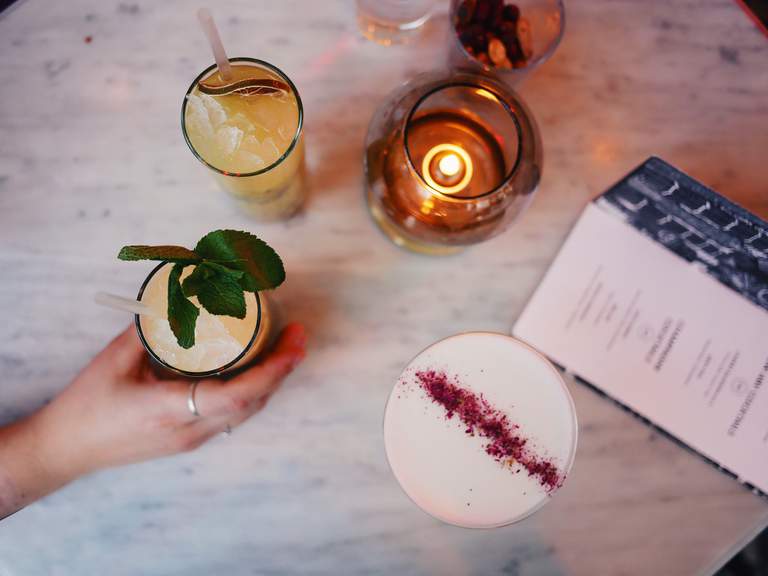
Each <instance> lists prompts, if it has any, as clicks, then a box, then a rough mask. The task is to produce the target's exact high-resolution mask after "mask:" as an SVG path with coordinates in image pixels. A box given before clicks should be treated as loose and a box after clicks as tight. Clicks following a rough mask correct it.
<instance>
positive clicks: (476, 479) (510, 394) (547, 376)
mask: <svg viewBox="0 0 768 576" xmlns="http://www.w3.org/2000/svg"><path fill="white" fill-rule="evenodd" d="M430 370H433V371H436V372H437V373H443V372H444V373H445V374H446V375H447V376H448V377H449V378H450V381H451V382H452V383H454V384H455V385H457V386H459V387H461V388H463V389H466V390H471V391H472V392H473V393H475V395H478V396H479V395H480V394H482V397H483V398H484V399H485V400H486V401H487V402H488V404H489V405H490V406H492V407H493V408H494V409H496V410H498V411H499V412H500V413H503V414H504V415H506V416H507V418H508V420H509V422H510V423H511V424H515V425H518V426H519V428H516V429H515V433H516V434H519V436H521V437H524V438H526V439H527V443H526V451H528V452H529V453H530V454H532V455H533V456H534V457H535V458H538V459H540V460H546V461H548V462H551V463H552V464H554V465H555V466H556V467H557V470H558V472H559V473H560V475H561V478H562V479H564V478H565V476H566V475H567V473H568V471H569V470H570V467H571V464H572V462H573V456H574V453H575V451H576V437H577V424H576V413H575V410H574V406H573V400H572V399H571V396H570V394H569V393H568V390H567V388H566V387H565V384H564V383H563V381H562V378H561V377H560V374H559V372H558V371H557V369H556V368H555V367H554V366H552V364H550V363H549V362H548V361H547V360H546V359H545V358H544V357H543V356H542V355H541V354H539V353H538V352H536V351H535V350H534V349H533V348H531V347H529V346H528V345H526V344H524V343H522V342H520V341H518V340H516V339H514V338H511V337H509V336H505V335H503V334H493V333H488V332H472V333H467V334H459V335H457V336H452V337H450V338H447V339H445V340H442V341H440V342H437V343H436V344H433V345H432V346H430V347H429V348H427V349H426V350H424V351H423V352H422V353H421V354H419V355H418V356H417V357H416V358H415V359H414V360H412V361H411V363H410V364H409V365H408V367H407V368H406V369H405V370H404V371H403V373H402V375H401V377H400V379H399V380H398V382H397V384H396V385H395V387H394V388H393V390H392V393H391V395H390V397H389V402H388V404H387V409H386V413H385V417H384V442H385V447H386V452H387V458H388V459H389V464H390V466H391V468H392V471H393V473H394V475H395V477H396V478H397V480H398V481H399V482H400V485H401V486H402V488H403V490H404V491H405V492H406V494H408V496H409V497H410V498H411V499H412V500H413V501H414V502H415V503H416V504H417V505H418V506H419V507H421V508H422V509H423V510H424V511H425V512H428V513H429V514H431V515H432V516H435V517H436V518H439V519H440V520H443V521H445V522H448V523H451V524H456V525H458V526H465V527H469V528H490V527H495V526H502V525H505V524H509V523H511V522H515V521H517V520H520V519H522V518H524V517H525V516H528V515H529V514H531V513H532V512H534V511H535V510H537V509H538V508H539V507H541V506H542V505H544V504H545V503H546V502H547V501H548V500H549V499H550V498H551V496H552V494H553V493H554V491H555V490H556V489H557V487H555V488H554V489H552V488H551V487H550V488H549V489H548V488H547V487H546V486H545V485H544V484H543V483H542V482H541V479H540V478H537V477H536V476H535V475H533V476H532V475H530V474H529V473H528V471H527V469H526V468H525V467H523V466H521V465H520V464H519V463H511V464H510V463H509V462H506V463H503V462H500V461H498V460H496V459H495V458H494V457H493V456H491V455H489V454H488V453H487V452H486V450H485V449H486V446H487V445H488V444H489V442H490V440H489V439H488V438H486V437H484V436H483V435H481V434H475V435H470V434H467V431H466V430H467V425H466V424H465V423H462V421H461V419H460V417H459V416H458V415H456V414H454V416H453V417H452V418H448V417H447V411H446V408H445V407H444V406H443V405H441V404H439V403H437V402H435V401H434V400H433V399H432V397H431V396H430V395H429V394H428V393H427V392H426V391H425V390H424V388H423V387H422V386H421V385H420V381H419V379H418V378H417V376H416V374H417V373H419V372H421V371H430Z"/></svg>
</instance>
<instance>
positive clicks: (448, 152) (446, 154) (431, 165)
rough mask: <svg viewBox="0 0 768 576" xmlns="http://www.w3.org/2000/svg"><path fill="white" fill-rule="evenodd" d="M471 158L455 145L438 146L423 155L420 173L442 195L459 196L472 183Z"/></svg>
mask: <svg viewBox="0 0 768 576" xmlns="http://www.w3.org/2000/svg"><path fill="white" fill-rule="evenodd" d="M473 170H474V168H473V164H472V158H471V157H470V155H469V154H468V153H467V151H466V150H464V149H463V148H462V147H460V146H457V145H455V144H447V143H446V144H438V145H437V146H434V147H433V148H431V149H430V150H429V152H427V153H426V154H425V155H424V159H423V160H422V162H421V173H422V174H423V175H424V180H425V181H426V183H427V184H428V185H429V186H430V187H432V188H434V189H435V190H437V191H438V192H442V193H443V194H460V193H461V192H462V191H463V190H464V189H465V188H466V187H467V186H468V185H469V183H470V182H471V181H472V173H473Z"/></svg>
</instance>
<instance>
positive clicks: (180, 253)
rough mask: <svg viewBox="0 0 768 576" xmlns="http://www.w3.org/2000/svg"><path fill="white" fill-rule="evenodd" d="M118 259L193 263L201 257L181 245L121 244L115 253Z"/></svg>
mask: <svg viewBox="0 0 768 576" xmlns="http://www.w3.org/2000/svg"><path fill="white" fill-rule="evenodd" d="M117 257H118V258H119V259H120V260H162V261H164V262H180V263H186V264H194V263H195V262H200V260H201V258H200V256H198V255H197V254H195V253H194V252H193V251H192V250H189V249H188V248H184V247H183V246H123V247H122V248H121V249H120V253H119V254H118V255H117Z"/></svg>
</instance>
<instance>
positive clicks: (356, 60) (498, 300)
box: [0, 0, 768, 576]
mask: <svg viewBox="0 0 768 576" xmlns="http://www.w3.org/2000/svg"><path fill="white" fill-rule="evenodd" d="M197 7H198V4H197V3H194V2H190V1H188V0H166V1H164V2H149V1H147V0H137V1H115V0H98V1H97V0H71V1H69V2H57V1H55V0H26V1H24V2H21V3H20V4H19V5H18V6H17V7H15V8H13V9H11V10H10V11H8V12H7V13H6V14H5V15H3V16H2V17H0V94H1V95H2V99H1V101H2V106H1V107H0V270H2V272H0V275H1V277H2V282H0V317H2V321H1V322H0V374H1V376H0V421H2V422H7V421H10V420H13V419H14V418H17V417H19V416H20V415H23V414H25V413H27V412H29V411H30V410H32V409H34V408H35V407H37V406H39V405H41V404H42V403H44V402H46V401H47V400H48V399H49V398H50V397H51V396H52V395H53V394H55V393H56V392H57V391H58V390H60V389H61V388H62V387H63V386H65V385H66V383H67V382H68V381H69V380H70V379H71V378H72V377H73V376H74V375H75V374H76V373H77V371H78V370H79V368H80V367H81V366H82V365H83V364H84V363H85V362H87V360H88V359H89V358H90V357H91V356H93V355H94V354H95V353H96V352H97V351H98V350H99V349H100V348H101V347H102V346H103V344H104V343H105V342H106V341H107V340H108V339H109V338H111V337H112V336H113V335H114V334H115V333H117V332H118V331H119V330H120V329H121V328H122V327H123V326H124V325H125V324H126V323H127V319H126V318H125V317H123V316H121V315H120V314H118V313H115V312H111V311H107V310H104V309H101V308H98V307H97V306H95V305H94V304H93V303H92V296H93V293H94V292H96V291H97V290H106V291H111V292H117V293H124V294H132V293H134V292H135V291H136V289H137V286H138V285H139V283H140V281H141V280H142V279H143V277H144V275H145V274H146V272H147V270H148V268H147V267H144V266H142V265H141V264H133V265H132V264H126V263H121V262H118V261H117V260H116V259H115V254H116V252H117V249H118V248H119V246H121V245H122V244H125V243H149V244H151V243H164V242H174V243H182V244H190V243H192V242H194V240H196V239H197V238H198V237H200V236H201V235H202V234H203V233H205V232H207V231H208V230H211V229H214V228H217V227H232V228H245V229H250V230H253V231H254V232H257V233H258V234H259V235H262V236H263V237H264V238H265V239H267V240H268V241H269V242H270V243H271V244H273V245H274V246H276V247H277V248H278V250H279V251H280V252H281V254H283V256H284V259H285V261H286V265H287V268H288V271H289V279H288V282H287V283H286V285H285V287H284V289H282V290H281V294H280V297H281V299H282V300H283V302H284V303H285V306H286V308H287V310H288V311H289V315H290V316H291V317H293V318H297V319H300V320H302V321H304V322H305V323H306V324H307V326H308V330H309V336H310V355H309V358H308V360H307V361H306V363H305V364H304V365H302V366H301V367H300V368H299V370H298V371H297V372H296V373H295V374H294V375H293V376H292V377H291V379H290V380H289V382H287V384H286V386H285V388H284V389H283V390H282V391H281V393H280V394H279V395H277V396H276V397H275V398H274V401H273V403H271V404H270V406H269V409H268V410H266V411H265V412H264V413H263V414H262V415H261V416H259V417H258V418H256V419H254V420H253V421H252V422H249V423H248V424H246V425H244V426H242V427H241V428H239V429H237V430H236V431H235V433H234V434H233V435H232V436H231V437H230V438H228V439H217V440H215V441H214V442H212V443H211V444H209V445H207V446H205V447H204V448H202V449H201V450H199V451H197V452H194V453H189V454H185V455H182V456H178V457H174V458H169V459H165V460H160V461H155V462H148V463H144V464H141V465H137V466H132V467H128V468H123V469H116V470H110V471H106V472H103V473H100V474H96V475H94V476H92V477H89V478H85V479H82V480H80V481H78V482H76V483H74V484H72V485H71V486H69V487H67V488H66V489H64V490H62V491H60V492H59V493H56V494H54V495H52V496H50V497H49V498H46V499H45V500H43V501H41V502H39V503H36V504H34V505H32V506H30V507H29V508H27V509H25V510H24V511H22V512H20V513H18V514H16V515H15V516H13V517H11V518H10V519H8V520H6V521H4V522H2V523H0V575H1V576H22V575H24V576H30V575H31V576H36V575H47V574H78V575H80V576H88V575H96V574H105V573H108V574H112V575H115V576H121V575H134V574H153V575H162V576H174V575H180V576H181V575H185V576H186V575H189V574H260V575H275V576H277V575H286V574H316V575H331V574H400V575H411V574H412V575H424V574H435V575H437V574H441V575H442V574H457V575H459V574H460V575H469V574H471V575H474V574H477V575H481V574H482V575H493V574H499V575H502V574H506V575H521V576H529V575H542V576H543V575H558V574H575V575H582V574H583V575H594V574H622V575H629V574H670V575H676V574H706V573H710V572H711V570H713V569H714V568H715V567H716V566H717V564H718V563H719V562H721V561H722V560H723V559H725V558H726V557H727V555H728V554H729V553H730V552H732V551H733V550H734V549H735V547H737V546H738V545H740V544H742V543H743V542H744V540H745V539H746V538H748V537H749V535H751V534H753V533H754V532H755V531H756V530H758V529H759V528H761V527H764V526H765V525H766V524H768V501H765V500H761V499H759V498H758V497H756V496H755V495H753V494H751V493H750V492H749V491H747V490H746V489H744V488H743V487H742V486H741V485H739V484H738V483H737V482H735V481H734V480H732V479H731V478H728V477H726V476H724V475H723V474H721V473H719V472H718V471H716V470H715V469H713V468H712V467H710V466H709V465H708V464H707V463H705V462H704V461H703V460H702V459H700V458H699V457H697V456H695V455H693V454H691V453H689V452H688V451H686V450H684V449H682V448H681V447H680V446H678V445H677V444H675V443H673V442H671V441H670V440H668V439H667V438H665V437H664V436H662V435H659V434H658V433H657V432H654V431H653V430H651V429H649V428H648V427H646V426H645V425H644V424H642V423H640V422H639V421H636V420H634V419H633V418H632V417H631V416H629V415H628V414H626V413H624V412H623V411H621V410H619V409H617V408H616V407H615V406H613V405H612V404H611V403H610V402H609V401H607V400H605V399H603V398H601V397H600V396H598V395H597V394H595V393H594V392H592V391H591V390H589V389H587V388H585V387H583V386H581V385H579V384H578V383H575V382H570V388H571V391H572V392H573V395H574V397H575V401H576V404H577V410H578V414H579V420H580V422H581V437H580V445H579V450H578V454H577V458H576V463H575V466H574V469H573V472H572V474H571V477H570V479H569V481H568V483H567V485H566V487H565V488H564V489H563V490H562V491H561V492H560V493H559V494H558V495H557V497H556V498H555V500H554V501H553V502H552V503H551V504H550V505H549V506H547V507H546V508H545V509H544V510H543V511H541V512H540V513H539V514H537V515H536V516H535V517H533V518H531V519H530V520H529V521H526V522H523V523H521V524H519V525H516V526H512V527H509V528H505V529H501V530H494V531H466V530H461V529H457V528H452V527H449V526H445V525H442V524H440V523H438V522H436V521H434V520H432V519H431V518H429V517H428V516H426V515H425V514H423V513H421V512H420V511H419V510H417V509H416V508H414V506H413V505H412V504H411V503H410V502H409V501H408V499H407V498H406V497H405V496H404V494H403V493H402V492H401V491H400V490H399V488H398V487H397V484H396V482H395V480H394V479H393V477H392V475H391V474H390V472H389V470H388V467H387V464H386V460H385V457H384V451H383V445H382V432H381V419H382V410H383V406H384V402H385V400H386V397H387V394H388V393H389V389H390V387H391V386H392V384H393V383H394V381H395V378H396V376H397V374H398V373H399V371H400V369H401V368H402V366H403V365H404V364H405V363H406V362H407V361H408V360H409V359H410V358H411V357H412V356H413V355H415V354H416V353H417V352H418V351H419V350H420V349H422V348H423V347H425V346H426V345H428V344H430V343H431V342H433V341H435V340H437V339H439V338H442V337H444V336H447V335H450V334H453V333H456V332H460V331H463V330H499V331H505V330H508V329H509V327H510V325H511V322H512V321H513V320H514V318H516V317H517V315H518V314H519V312H520V310H521V309H522V306H523V305H524V303H525V301H526V299H527V298H528V296H529V295H530V293H531V292H532V290H533V289H534V287H535V286H536V284H537V282H538V281H539V280H540V278H541V276H542V274H543V273H544V271H545V270H546V267H547V265H548V264H549V263H550V261H551V259H552V257H553V256H554V254H555V253H556V251H557V249H558V247H559V245H560V244H561V242H562V239H563V238H564V236H565V234H566V233H567V231H568V229H569V227H570V226H571V224H572V223H573V222H574V221H575V219H576V218H577V216H578V213H579V211H580V210H581V208H582V207H583V206H584V205H585V204H586V202H587V201H588V200H589V199H590V198H591V197H593V196H595V195H597V194H599V193H600V192H602V191H603V190H604V189H605V188H606V187H607V186H609V185H610V184H612V183H613V182H615V181H616V180H618V179H619V178H620V177H621V176H622V175H624V174H625V173H626V172H628V171H629V170H630V169H631V168H633V167H634V166H636V165H637V164H639V163H640V162H641V161H643V160H644V159H645V158H646V157H648V156H650V155H658V156H661V157H663V158H665V159H666V160H668V161H670V162H671V163H673V164H675V165H676V166H678V167H679V168H681V169H683V170H685V171H686V172H688V173H690V174H691V175H692V176H693V177H695V178H697V179H699V180H700V181H702V182H703V183H705V184H707V185H709V186H711V187H713V188H715V189H717V190H719V191H720V192H722V193H724V194H726V195H727V196H729V197H730V198H731V199H733V200H735V201H737V202H740V203H742V204H743V205H745V206H746V207H747V208H749V209H751V210H753V211H755V212H757V213H758V214H760V215H762V216H763V217H766V216H768V193H766V190H765V165H764V164H765V151H766V150H767V149H768V99H766V97H765V92H766V89H767V88H768V66H766V62H768V40H766V38H765V37H763V36H762V35H761V34H760V33H759V32H758V30H757V29H756V28H755V27H754V26H753V24H752V23H751V22H750V21H749V20H748V18H747V17H746V16H745V15H744V14H743V13H742V12H741V11H740V9H739V8H738V5H737V3H736V2H732V1H731V0H702V1H699V2H662V1H660V0H653V1H648V2H628V1H616V0H593V1H589V2H587V1H578V2H576V1H573V2H568V3H567V29H566V34H565V38H564V41H563V43H562V45H561V46H560V48H559V50H558V52H557V53H556V54H555V55H554V57H553V58H552V59H551V60H550V61H549V62H547V63H546V64H545V65H544V66H543V67H542V68H541V69H540V70H539V71H538V72H537V73H536V74H535V75H534V76H532V77H531V78H530V79H529V80H527V81H526V82H525V83H524V84H523V85H522V86H521V88H520V91H521V93H522V95H523V97H524V98H525V99H526V100H527V101H528V103H529V105H530V107H531V108H532V110H533V113H534V115H535V116H536V118H537V119H538V121H539V124H540V127H541V131H542V136H543V142H544V152H545V169H544V176H543V180H542V183H541V188H540V191H539V194H538V196H537V197H536V198H535V200H534V202H533V204H532V206H531V208H530V209H529V211H528V212H527V213H526V214H525V215H524V216H523V217H522V218H521V219H520V221H519V222H518V223H517V224H516V225H515V226H514V228H513V229H511V230H510V231H509V232H508V233H506V234H504V235H502V236H500V237H498V238H496V239H493V240H492V241H490V242H488V243H486V244H483V245H481V246H478V247H475V248H473V249H471V250H468V251H467V252H465V253H463V254H461V255H458V256H455V257H450V258H443V259H428V258H424V257H419V256H415V255H411V254H408V253H405V252H402V251H400V250H399V249H397V248H395V247H394V246H392V245H391V244H389V243H388V242H387V241H386V240H385V239H384V237H383V236H382V235H381V234H380V233H379V232H378V230H376V229H375V227H374V226H373V224H372V223H371V221H370V219H369V217H368V215H367V212H366V209H365V204H364V201H363V195H362V190H361V184H362V162H361V160H362V142H363V138H364V135H365V130H366V127H367V123H368V120H369V119H370V117H371V115H372V113H373V111H374V110H375V108H376V106H377V105H378V104H379V103H380V102H381V101H382V99H383V97H384V95H385V94H386V93H387V92H388V91H390V90H391V89H392V88H394V87H395V86H396V85H397V84H399V83H400V82H402V81H403V80H405V79H407V78H409V77H411V76H412V75H413V74H415V73H418V72H421V71H425V70H429V69H431V68H434V67H435V66H439V65H441V64H442V63H443V62H444V60H445V55H446V49H445V47H446V39H445V29H446V19H445V15H444V12H445V8H444V7H443V9H442V11H441V12H440V14H439V15H438V16H437V17H436V18H435V19H434V20H433V21H431V22H430V23H429V24H428V25H427V28H426V29H425V31H424V34H423V35H422V36H421V37H419V38H418V40H416V41H415V42H414V43H412V44H410V45H407V46H396V47H392V48H383V47H381V46H377V45H375V44H372V43H368V42H366V41H364V40H362V39H361V38H360V37H359V36H358V34H357V31H356V27H355V21H354V6H353V3H352V2H351V1H348V0H333V1H324V2H313V1H310V0H286V1H281V2H258V3H254V2H251V1H245V0H239V1H235V0H232V1H231V2H220V3H216V5H215V6H213V8H214V10H215V15H216V16H217V19H218V21H219V24H220V27H221V30H222V35H223V37H224V40H225V43H226V44H227V46H228V48H229V51H230V53H231V54H232V55H233V56H237V55H244V56H257V57H261V58H264V59H266V60H269V61H272V62H274V63H275V64H277V65H278V66H280V67H281V68H283V69H284V70H285V71H286V72H287V73H288V74H289V76H291V77H292V78H293V79H294V80H295V81H296V84H297V85H298V87H299V90H300V92H301V95H302V98H303V100H304V104H305V109H306V130H307V132H306V136H307V145H308V163H309V169H310V174H311V177H310V180H311V184H312V192H311V197H310V201H309V204H308V206H307V209H306V211H305V212H304V213H302V214H300V215H299V216H297V217H296V218H294V219H293V220H291V221H289V222H285V223H279V224H269V225H255V224H254V223H252V222H250V221H249V220H247V219H246V217H244V216H243V215H241V214H238V212H237V211H236V209H235V208H234V206H233V204H232V203H230V202H229V201H228V200H227V199H226V198H225V197H224V196H223V195H222V193H221V192H219V191H218V190H217V189H216V188H215V184H214V182H213V180H212V179H211V178H210V177H209V175H208V174H207V173H206V172H205V169H204V168H203V167H202V166H201V165H199V164H198V163H196V161H195V160H194V159H193V157H192V155H191V154H190V153H189V151H188V150H187V148H186V146H185V144H184V142H183V140H182V137H181V133H180V128H179V108H180V104H181V98H182V95H183V94H184V92H185V90H186V88H187V86H188V84H189V82H190V81H191V80H192V79H193V78H194V77H195V75H196V74H197V73H198V72H199V71H200V70H201V69H202V68H204V67H205V66H207V65H208V64H209V60H210V56H209V55H208V53H207V48H206V46H205V44H204V42H203V39H202V35H201V33H200V32H199V30H198V29H197V25H196V22H195V20H194V10H195V9H196V8H197Z"/></svg>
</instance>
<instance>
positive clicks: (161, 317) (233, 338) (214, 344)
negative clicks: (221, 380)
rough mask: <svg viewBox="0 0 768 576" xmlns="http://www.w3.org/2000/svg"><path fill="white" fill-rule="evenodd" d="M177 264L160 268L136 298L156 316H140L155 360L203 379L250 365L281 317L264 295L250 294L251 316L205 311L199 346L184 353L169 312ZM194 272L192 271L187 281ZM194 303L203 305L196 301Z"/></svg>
mask: <svg viewBox="0 0 768 576" xmlns="http://www.w3.org/2000/svg"><path fill="white" fill-rule="evenodd" d="M171 268H172V265H171V264H167V263H163V264H160V265H158V266H157V267H155V268H154V269H153V270H152V271H151V272H150V273H149V275H148V276H147V278H146V280H144V283H143V284H142V285H141V288H140V289H139V294H138V296H137V300H139V301H141V302H142V303H144V304H146V305H147V306H148V307H149V309H150V310H152V312H153V313H152V314H151V315H141V316H139V315H138V314H137V315H136V317H135V323H136V331H137V332H138V334H139V339H140V340H141V343H142V344H143V345H144V348H145V349H146V350H147V353H148V354H149V356H150V357H151V358H152V360H154V362H155V363H156V364H157V365H158V366H160V367H161V368H162V369H163V370H165V371H166V372H169V373H171V374H172V375H175V376H185V377H192V378H204V377H207V376H214V375H217V374H223V373H225V372H230V371H232V370H237V369H239V368H242V367H243V366H245V365H246V364H248V363H249V362H250V361H251V360H253V359H254V358H255V357H256V356H257V355H258V354H259V353H260V352H262V351H263V350H264V349H265V348H266V347H267V346H269V344H271V342H272V340H273V336H274V334H275V333H276V328H277V325H278V324H279V314H278V313H277V309H276V307H275V305H274V303H273V302H272V300H271V298H270V297H269V295H268V294H267V293H265V292H256V293H253V292H247V293H246V294H245V302H246V310H247V313H246V316H245V318H242V319H238V318H233V317H231V316H215V315H212V314H210V313H209V312H208V311H206V310H205V309H203V308H200V315H199V316H198V318H197V323H196V326H195V345H194V346H192V348H187V349H184V348H182V347H181V346H179V345H178V343H177V342H176V337H175V336H174V335H173V333H172V332H171V328H170V326H169V324H168V319H167V315H166V311H167V308H168V276H169V274H170V271H171ZM189 273H191V269H190V268H188V269H186V270H185V271H184V273H183V274H182V278H184V277H186V275H187V274H189ZM192 301H193V303H194V304H195V305H196V306H198V307H199V304H198V302H197V299H196V298H194V297H193V298H192Z"/></svg>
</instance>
